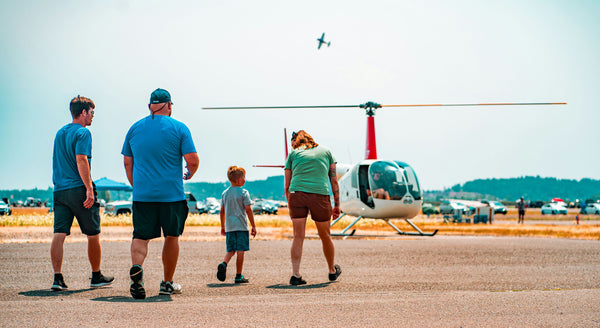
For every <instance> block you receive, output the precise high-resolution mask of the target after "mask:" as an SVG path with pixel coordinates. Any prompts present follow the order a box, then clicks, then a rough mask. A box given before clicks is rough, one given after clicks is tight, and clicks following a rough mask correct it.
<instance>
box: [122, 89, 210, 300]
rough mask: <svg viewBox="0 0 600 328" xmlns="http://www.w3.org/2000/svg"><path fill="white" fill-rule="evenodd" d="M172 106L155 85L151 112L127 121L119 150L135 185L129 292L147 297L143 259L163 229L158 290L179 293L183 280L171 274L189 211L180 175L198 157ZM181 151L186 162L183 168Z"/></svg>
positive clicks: (186, 176) (192, 166) (193, 167)
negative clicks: (132, 122) (174, 279)
mask: <svg viewBox="0 0 600 328" xmlns="http://www.w3.org/2000/svg"><path fill="white" fill-rule="evenodd" d="M172 106H173V103H172V102H171V95H170V94H169V92H168V91H167V90H164V89H156V90H154V92H152V94H151V95H150V104H149V105H148V108H149V110H150V115H148V116H146V117H144V118H143V119H141V120H139V121H137V122H135V123H134V124H133V125H132V126H131V128H130V129H129V132H127V136H126V137H125V142H124V144H123V150H122V151H121V154H123V156H124V164H125V172H126V173H127V179H128V180H129V183H130V184H131V185H132V186H133V206H132V211H133V240H132V242H131V263H132V267H131V269H130V270H129V276H130V278H131V286H130V289H129V292H130V293H131V296H133V298H135V299H143V298H145V297H146V290H145V289H144V280H143V272H144V271H143V269H142V264H144V260H145V259H146V255H147V254H148V242H149V241H150V240H151V239H154V238H158V237H160V235H161V230H162V234H163V235H164V236H165V240H164V245H163V251H162V262H163V267H164V277H163V278H164V279H163V280H162V281H161V283H160V289H159V294H161V295H171V294H179V293H181V285H180V284H178V283H176V282H174V281H173V276H174V275H175V268H176V267H177V260H178V258H179V236H180V235H181V234H182V233H183V229H184V225H185V221H186V219H187V216H188V206H187V202H186V200H185V194H184V191H183V180H182V177H183V179H184V180H188V179H190V178H191V177H192V176H193V175H194V173H195V172H196V170H197V169H198V165H199V162H200V161H199V159H198V154H197V153H196V148H195V146H194V141H193V140H192V135H191V134H190V130H189V129H188V128H187V126H186V125H185V124H183V123H181V122H179V121H177V120H175V119H172V118H171V117H170V116H171V112H172ZM182 157H183V158H184V159H185V162H186V163H187V165H186V167H187V171H186V172H185V173H184V172H183V169H182V164H183V163H182Z"/></svg>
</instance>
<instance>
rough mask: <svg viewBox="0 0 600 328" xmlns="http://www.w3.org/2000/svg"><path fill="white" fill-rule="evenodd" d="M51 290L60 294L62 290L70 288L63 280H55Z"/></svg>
mask: <svg viewBox="0 0 600 328" xmlns="http://www.w3.org/2000/svg"><path fill="white" fill-rule="evenodd" d="M50 289H52V290H53V291H55V292H59V291H61V290H65V289H69V287H67V284H65V281H64V280H63V279H54V283H52V287H50Z"/></svg>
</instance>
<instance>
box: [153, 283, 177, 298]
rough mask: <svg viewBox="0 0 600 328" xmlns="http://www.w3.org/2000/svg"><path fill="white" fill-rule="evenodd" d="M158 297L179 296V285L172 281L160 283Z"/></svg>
mask: <svg viewBox="0 0 600 328" xmlns="http://www.w3.org/2000/svg"><path fill="white" fill-rule="evenodd" d="M158 293H159V294H160V295H171V294H181V285H180V284H178V283H176V282H173V281H161V282H160V290H159V292H158Z"/></svg>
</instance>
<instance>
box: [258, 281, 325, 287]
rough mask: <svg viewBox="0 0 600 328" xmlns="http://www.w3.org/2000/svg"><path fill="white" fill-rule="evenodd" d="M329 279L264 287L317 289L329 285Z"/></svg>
mask: <svg viewBox="0 0 600 328" xmlns="http://www.w3.org/2000/svg"><path fill="white" fill-rule="evenodd" d="M331 283H332V282H331V281H329V282H322V283H319V284H306V285H299V286H294V285H290V284H275V285H271V286H267V287H265V288H269V289H317V288H325V287H327V286H329V285H331Z"/></svg>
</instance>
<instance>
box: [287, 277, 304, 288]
mask: <svg viewBox="0 0 600 328" xmlns="http://www.w3.org/2000/svg"><path fill="white" fill-rule="evenodd" d="M290 285H293V286H298V285H306V280H304V279H302V277H296V276H292V277H291V278H290Z"/></svg>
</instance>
